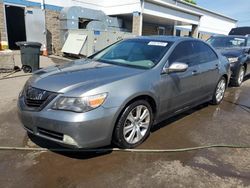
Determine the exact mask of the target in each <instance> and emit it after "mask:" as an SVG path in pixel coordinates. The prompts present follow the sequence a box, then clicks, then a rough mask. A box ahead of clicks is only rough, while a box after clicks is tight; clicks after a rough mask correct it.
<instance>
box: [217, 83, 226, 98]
mask: <svg viewBox="0 0 250 188" xmlns="http://www.w3.org/2000/svg"><path fill="white" fill-rule="evenodd" d="M225 91H226V81H225V79H222V80H221V81H220V82H219V83H218V85H217V89H216V100H217V102H220V101H222V99H223V97H224V93H225Z"/></svg>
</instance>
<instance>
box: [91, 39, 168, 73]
mask: <svg viewBox="0 0 250 188" xmlns="http://www.w3.org/2000/svg"><path fill="white" fill-rule="evenodd" d="M171 44H172V43H171V42H165V41H164V42H163V41H155V40H139V39H129V40H124V41H121V42H118V43H116V44H113V45H111V46H110V47H108V48H106V49H104V50H102V51H100V52H98V53H97V54H95V55H93V56H91V57H90V58H92V59H93V60H96V61H100V62H104V63H110V64H116V65H122V66H131V67H135V68H143V69H151V68H152V67H154V66H155V65H156V64H157V63H159V61H160V60H161V59H162V57H163V56H164V54H165V53H166V52H167V50H168V49H169V48H170V46H171Z"/></svg>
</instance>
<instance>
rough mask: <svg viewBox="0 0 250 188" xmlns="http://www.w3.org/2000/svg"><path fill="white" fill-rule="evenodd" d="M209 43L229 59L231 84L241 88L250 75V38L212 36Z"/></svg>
mask: <svg viewBox="0 0 250 188" xmlns="http://www.w3.org/2000/svg"><path fill="white" fill-rule="evenodd" d="M207 42H208V43H209V44H211V45H212V46H213V47H214V48H216V49H217V50H218V51H219V52H220V53H221V54H222V55H224V56H226V57H227V58H228V60H229V62H230V67H231V71H232V77H231V84H232V85H234V86H240V85H241V84H242V82H243V81H244V77H245V75H247V74H249V73H250V36H212V37H211V38H210V39H208V41H207Z"/></svg>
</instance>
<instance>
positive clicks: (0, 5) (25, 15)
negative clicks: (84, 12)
mask: <svg viewBox="0 0 250 188" xmlns="http://www.w3.org/2000/svg"><path fill="white" fill-rule="evenodd" d="M71 6H80V7H85V8H90V9H95V10H101V11H103V12H104V13H105V14H107V15H110V16H115V17H118V18H120V19H121V20H122V21H123V27H124V28H126V29H127V30H128V31H129V32H133V33H134V34H137V35H155V34H163V35H180V36H183V35H190V36H193V37H199V38H204V39H205V38H207V37H208V36H210V35H212V34H228V33H229V31H230V30H231V29H232V28H234V27H236V24H237V20H235V19H233V18H230V17H227V16H224V15H221V14H218V13H215V12H212V11H209V10H206V9H204V8H202V7H199V6H195V5H192V4H189V3H186V2H183V1H181V0H63V1H62V0H29V1H26V0H0V40H2V41H8V42H9V46H10V48H14V47H15V45H14V43H15V41H17V40H26V39H27V38H29V36H30V35H34V33H35V34H36V36H40V35H41V38H44V40H46V42H45V43H46V44H47V46H48V48H49V49H50V50H51V51H53V52H59V51H60V48H61V46H62V44H60V40H59V38H60V36H59V35H60V29H61V28H60V27H61V26H60V21H59V17H60V11H61V10H62V9H63V8H64V7H71ZM43 8H45V11H39V9H40V10H41V9H43ZM34 10H37V11H34ZM36 18H37V19H39V20H40V21H39V23H40V26H35V25H33V21H34V19H36ZM34 23H35V22H34ZM41 24H44V25H45V28H46V31H47V32H45V31H44V30H43V31H42V29H41V28H40V27H41ZM12 27H16V28H18V29H16V28H15V29H13V28H12ZM11 29H12V30H11Z"/></svg>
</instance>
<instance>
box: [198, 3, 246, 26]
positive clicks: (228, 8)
mask: <svg viewBox="0 0 250 188" xmlns="http://www.w3.org/2000/svg"><path fill="white" fill-rule="evenodd" d="M196 3H197V5H198V6H201V7H203V8H206V9H209V10H212V11H215V12H218V13H221V14H224V15H227V16H229V17H232V18H235V19H237V20H238V26H250V0H196Z"/></svg>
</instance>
